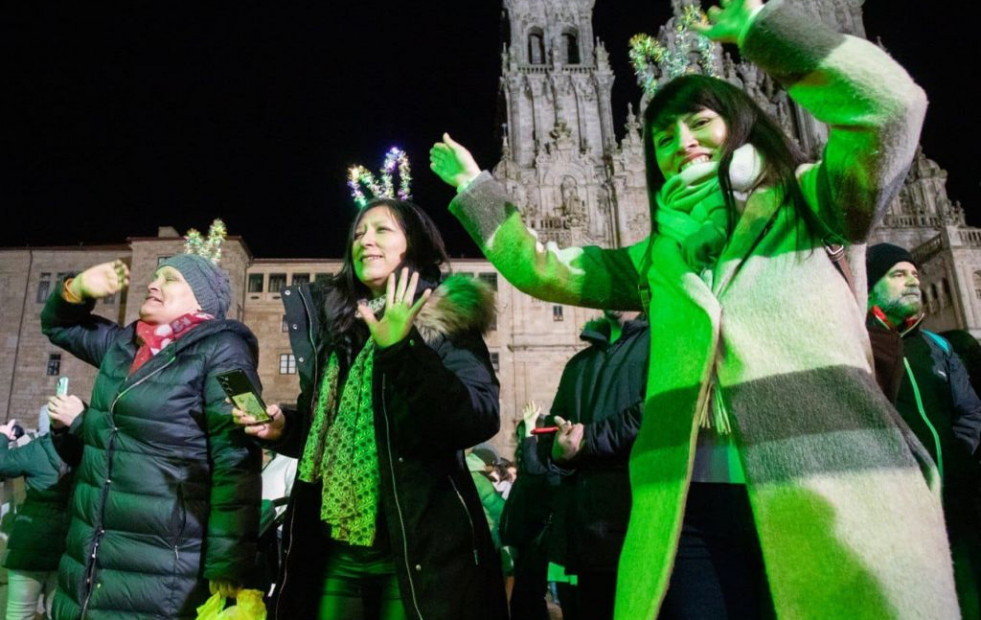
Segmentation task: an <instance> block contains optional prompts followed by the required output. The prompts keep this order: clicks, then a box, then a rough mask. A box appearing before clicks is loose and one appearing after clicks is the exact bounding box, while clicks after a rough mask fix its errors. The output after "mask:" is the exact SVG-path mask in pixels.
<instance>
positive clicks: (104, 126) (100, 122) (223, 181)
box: [0, 0, 981, 258]
mask: <svg viewBox="0 0 981 620" xmlns="http://www.w3.org/2000/svg"><path fill="white" fill-rule="evenodd" d="M205 4H207V3H201V5H198V4H191V3H179V2H172V3H163V2H156V3H148V2H140V3H129V4H128V5H122V4H121V3H120V4H119V5H118V6H108V5H101V4H98V3H85V2H79V3H74V4H70V5H68V4H65V5H60V4H46V3H41V2H26V3H20V4H19V5H17V6H10V5H8V6H6V7H5V8H3V9H0V24H2V26H0V29H2V31H0V46H2V48H0V49H2V52H3V57H4V60H3V61H2V63H3V64H4V65H6V67H5V70H4V71H3V75H4V82H5V83H4V84H3V88H4V92H5V95H4V96H3V97H2V102H0V114H2V119H3V125H4V127H3V131H2V133H0V135H2V136H3V137H2V144H3V148H2V150H0V152H2V153H3V155H4V161H3V162H2V166H0V192H2V198H3V208H4V211H5V213H6V217H5V220H4V225H3V226H0V247H9V246H25V245H30V246H46V245H75V244H78V243H82V242H84V243H86V244H93V243H119V242H122V241H124V240H125V239H126V238H127V237H130V236H154V235H156V231H157V227H158V226H162V225H170V226H174V227H176V228H177V229H178V230H180V231H182V232H183V231H184V230H186V229H187V228H189V227H192V226H194V227H198V228H202V229H206V228H207V225H208V224H209V223H210V221H211V219H212V218H213V217H216V216H220V217H223V218H224V219H225V221H226V223H227V225H228V229H229V232H230V233H231V234H233V235H242V236H243V237H244V238H245V240H246V242H247V243H248V245H249V246H250V248H251V249H252V251H253V253H254V254H255V255H256V256H257V257H266V258H274V257H284V258H285V257H325V256H338V255H339V254H340V245H341V243H342V240H343V238H344V235H345V232H346V228H347V225H348V222H349V221H350V218H351V216H352V215H353V213H354V206H353V202H352V200H351V199H350V195H349V192H348V190H347V187H346V185H345V181H346V177H345V175H346V169H347V167H348V166H349V165H351V164H353V163H362V164H364V165H366V166H367V167H368V168H369V169H372V170H376V169H377V168H378V167H379V166H380V164H381V160H382V158H383V156H384V153H385V151H386V150H387V149H388V148H389V147H390V146H391V145H393V144H396V145H400V146H401V147H403V148H404V149H406V150H407V151H408V153H409V155H410V157H411V159H412V162H413V164H414V167H413V173H414V175H413V176H414V177H415V182H414V184H413V190H414V196H415V199H416V201H417V202H419V203H420V204H422V205H423V206H424V207H426V208H427V209H428V210H429V211H430V212H431V213H433V214H434V215H435V216H436V217H437V221H438V222H439V223H440V225H441V226H442V227H443V230H444V234H445V235H446V237H447V242H448V245H449V247H450V250H451V252H452V253H453V254H455V255H461V254H467V255H473V254H474V252H475V249H474V246H473V245H472V244H471V243H470V242H469V240H468V239H466V238H465V234H464V233H463V232H462V229H461V228H460V227H459V226H458V225H457V224H456V223H455V222H454V221H453V218H452V217H449V216H448V215H446V212H445V211H446V209H445V207H446V204H447V203H448V201H449V199H450V198H451V196H452V194H451V190H450V189H449V188H448V187H446V186H444V185H442V184H441V183H440V182H439V181H438V180H437V179H436V178H435V176H434V175H432V174H431V173H430V172H429V169H428V150H429V147H430V145H431V144H432V143H433V141H434V140H436V139H437V138H438V137H439V136H440V134H441V132H443V131H449V132H450V133H451V134H452V135H453V136H454V137H455V138H456V139H457V140H459V141H460V142H462V143H464V144H465V145H467V146H468V147H470V148H471V150H472V151H473V152H474V154H475V156H476V157H477V160H478V162H480V163H481V164H482V165H484V166H489V165H492V164H493V163H494V162H496V160H497V158H498V157H499V153H500V142H499V140H500V130H499V128H498V127H497V123H498V120H497V119H498V116H497V110H496V108H497V100H498V98H497V81H498V78H499V76H500V62H501V61H500V49H501V45H502V40H501V36H502V18H501V7H500V5H499V3H498V2H496V1H495V2H484V1H477V0H464V1H462V2H449V1H446V0H421V1H415V2H404V1H403V2H391V1H381V0H359V1H358V2H307V3H294V2H277V3H275V6H272V4H273V3H270V4H269V5H265V4H256V3H249V2H240V3H237V4H236V5H235V6H228V7H214V6H204V5H205ZM864 10H865V24H866V29H867V32H868V35H869V38H870V39H872V40H876V39H877V38H881V40H882V42H883V44H884V45H885V46H886V48H887V49H889V50H890V52H891V53H892V54H893V55H894V56H895V57H896V58H897V59H898V60H899V61H900V62H901V63H902V64H903V65H905V66H906V67H907V68H908V70H909V71H910V73H912V74H913V76H914V77H915V78H916V80H917V81H918V82H919V83H920V84H921V85H922V86H923V87H924V88H925V89H926V91H927V94H928V95H929V97H930V100H931V107H930V111H929V114H928V117H927V123H926V128H925V130H924V134H923V143H924V147H925V151H926V153H927V155H928V156H930V157H931V158H933V159H935V160H936V161H937V162H938V163H939V164H940V165H941V166H942V167H943V168H945V169H947V170H948V171H949V172H950V180H949V184H948V191H949V195H950V197H951V199H952V200H960V201H961V202H962V204H963V205H964V206H965V208H966V210H967V211H968V219H969V222H971V223H972V224H975V225H978V224H981V218H979V217H977V216H976V215H975V214H974V213H972V211H977V209H976V205H977V202H978V201H977V199H978V182H977V172H976V170H975V168H976V166H977V163H976V161H975V157H974V148H975V147H976V146H977V143H978V120H977V119H978V112H977V106H976V104H975V101H976V99H975V98H973V97H970V98H969V97H968V95H967V91H968V90H969V89H970V90H972V91H973V90H974V88H975V87H976V85H974V84H972V82H973V77H974V72H975V65H976V56H977V54H976V51H973V50H972V51H969V48H968V45H969V43H970V42H971V39H970V37H972V36H976V35H974V34H973V33H971V34H969V33H968V29H969V27H970V26H971V23H970V20H968V19H967V17H966V16H965V15H963V14H961V13H959V12H958V11H955V10H954V9H953V8H952V5H950V4H945V5H938V4H936V3H929V6H928V3H926V2H914V1H912V0H889V1H888V2H886V1H884V0H878V1H870V2H866V3H865V6H864ZM670 12H671V4H670V2H669V1H668V0H657V1H652V0H647V1H644V2H640V1H636V0H598V1H597V6H596V9H595V19H594V30H595V33H596V35H597V36H599V38H601V39H602V40H603V41H604V42H605V43H606V46H607V49H608V50H609V52H610V57H611V61H612V63H613V68H614V71H615V73H616V76H617V80H616V83H615V87H614V99H613V106H614V111H615V124H616V127H617V131H618V135H622V132H623V130H622V127H623V122H624V117H625V115H626V108H627V103H628V102H631V101H632V102H636V101H637V100H638V99H639V95H640V93H639V90H638V89H637V87H636V86H635V83H634V79H633V74H632V72H631V71H630V69H629V67H628V65H627V60H626V43H627V40H628V39H629V37H630V36H631V35H632V34H634V33H635V32H637V31H638V30H645V31H647V32H650V33H652V34H653V33H656V31H657V28H658V26H659V25H661V24H663V23H664V22H665V21H666V20H667V19H668V17H670Z"/></svg>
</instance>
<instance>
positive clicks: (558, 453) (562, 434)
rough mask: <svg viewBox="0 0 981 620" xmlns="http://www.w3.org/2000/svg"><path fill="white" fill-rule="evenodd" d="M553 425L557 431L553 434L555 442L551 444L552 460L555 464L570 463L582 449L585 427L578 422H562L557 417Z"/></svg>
mask: <svg viewBox="0 0 981 620" xmlns="http://www.w3.org/2000/svg"><path fill="white" fill-rule="evenodd" d="M555 424H556V425H557V426H558V427H559V431H558V432H557V433H555V442H554V443H553V444H552V460H554V461H555V462H557V463H562V462H565V461H571V460H572V459H574V458H575V457H576V455H577V454H579V451H580V450H581V449H582V442H583V439H584V435H585V432H586V427H585V426H583V425H582V424H579V423H578V422H577V423H575V424H573V423H572V422H569V421H568V420H563V419H562V418H560V417H559V416H555Z"/></svg>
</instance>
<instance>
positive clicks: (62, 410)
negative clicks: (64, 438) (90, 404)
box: [48, 394, 85, 428]
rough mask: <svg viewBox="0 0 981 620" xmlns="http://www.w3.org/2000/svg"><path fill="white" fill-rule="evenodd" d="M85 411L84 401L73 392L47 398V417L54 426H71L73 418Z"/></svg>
mask: <svg viewBox="0 0 981 620" xmlns="http://www.w3.org/2000/svg"><path fill="white" fill-rule="evenodd" d="M83 411H85V403H83V402H82V399H81V398H79V397H78V396H75V395H74V394H70V395H68V396H52V397H51V398H49V399H48V419H49V420H51V426H53V427H54V428H64V427H66V426H71V425H72V422H74V421H75V418H77V417H78V416H79V414H81V413H82V412H83Z"/></svg>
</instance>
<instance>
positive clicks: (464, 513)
mask: <svg viewBox="0 0 981 620" xmlns="http://www.w3.org/2000/svg"><path fill="white" fill-rule="evenodd" d="M424 288H427V285H426V284H424V283H422V282H420V285H419V290H420V291H421V290H423V289H424ZM323 294H324V290H323V289H321V288H319V287H315V288H311V287H309V286H308V285H301V286H299V287H292V288H289V289H287V290H285V291H284V292H283V302H284V305H285V306H286V317H287V322H288V324H289V328H290V337H291V343H292V346H293V352H294V354H295V356H296V361H297V367H298V369H299V373H300V385H301V394H300V397H299V400H298V405H297V410H296V411H287V412H286V416H287V426H286V429H287V433H288V434H287V435H286V436H285V437H284V438H283V439H282V440H281V443H280V444H278V445H277V449H278V451H281V452H283V453H284V454H287V455H289V456H295V457H300V456H302V451H303V446H304V444H305V440H306V435H307V431H308V429H309V426H310V421H311V411H312V409H313V406H312V405H313V400H314V398H315V396H314V395H315V394H316V393H317V392H316V389H317V383H318V382H319V381H320V379H321V376H320V375H321V374H322V372H323V368H324V367H325V360H326V359H327V355H328V353H329V351H326V350H324V347H320V344H321V343H322V342H323V341H324V340H325V338H323V336H324V334H321V333H320V331H321V326H320V325H319V321H318V320H316V319H315V318H314V317H318V316H320V308H321V306H322V304H323V303H324V299H323ZM493 308H494V302H493V296H492V294H491V293H490V291H489V290H487V289H486V287H484V286H482V285H480V284H479V283H475V282H474V280H472V279H470V278H464V277H462V276H454V277H451V278H450V279H449V280H447V282H445V283H444V284H443V285H441V286H440V287H439V289H437V290H436V291H435V292H434V294H433V296H432V297H431V298H430V300H429V301H428V302H427V304H426V306H425V307H424V309H423V311H422V312H421V313H420V315H419V316H418V317H417V318H416V321H415V326H414V327H413V329H412V331H411V332H410V334H409V336H408V337H406V338H405V339H404V340H402V341H401V342H399V343H397V344H395V345H392V346H390V347H388V348H385V349H382V350H379V351H377V352H376V354H375V362H374V373H373V382H372V383H373V385H372V390H373V395H372V398H373V402H374V404H375V408H374V410H375V415H374V425H375V440H376V442H377V445H378V465H379V468H380V473H381V476H380V482H381V494H380V507H379V510H380V515H379V523H380V524H382V528H383V529H382V530H381V532H382V533H381V534H380V537H383V538H385V540H384V541H383V543H382V544H387V546H388V548H389V549H390V550H391V553H392V555H393V557H394V563H395V569H396V572H397V574H398V579H399V589H400V592H401V594H402V601H403V603H404V605H405V609H406V612H407V613H408V615H409V617H410V618H413V619H425V620H459V619H461V618H468V619H488V620H499V619H501V618H506V617H507V608H506V602H505V595H504V586H503V581H502V576H501V563H500V560H499V559H498V556H497V554H496V552H495V550H494V545H493V543H492V542H491V537H490V533H489V531H488V528H487V522H486V520H485V519H484V513H483V509H482V507H481V505H480V499H479V498H478V496H477V492H476V490H475V489H474V485H473V481H472V479H471V477H470V473H469V471H468V470H467V467H466V465H465V463H464V458H463V452H462V450H463V449H464V448H466V447H469V446H472V445H475V444H477V443H479V442H481V441H483V440H485V439H487V438H489V437H491V436H492V435H494V433H496V432H497V430H498V428H499V426H500V417H499V403H498V383H497V379H496V378H495V376H494V372H493V370H492V368H491V364H490V359H489V355H488V353H487V348H486V346H485V345H484V342H483V339H482V338H481V335H480V334H481V332H482V331H483V330H484V329H486V327H487V325H488V323H489V319H490V317H492V316H493V314H492V313H493ZM423 334H425V336H423ZM318 347H319V348H320V350H318ZM320 503H321V488H320V485H319V484H309V483H305V482H302V481H301V480H299V478H297V480H296V482H295V484H294V486H293V493H292V496H291V501H290V507H289V510H288V514H287V517H286V523H285V526H284V541H283V543H284V548H285V549H286V552H285V558H284V561H283V568H282V571H281V575H280V578H279V584H278V586H277V588H276V599H275V600H274V601H273V602H272V604H271V605H270V613H271V614H272V617H274V618H278V619H279V620H293V619H299V618H315V617H316V609H317V607H316V606H317V604H318V603H319V599H320V593H321V590H322V587H323V568H324V562H325V559H326V552H327V549H328V546H329V544H330V543H329V539H328V537H327V532H326V528H325V526H324V524H323V523H322V522H321V521H320ZM386 535H387V536H386Z"/></svg>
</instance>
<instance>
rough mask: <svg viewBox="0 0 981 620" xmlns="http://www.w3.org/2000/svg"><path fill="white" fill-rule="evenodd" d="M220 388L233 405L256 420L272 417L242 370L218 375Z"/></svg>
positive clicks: (265, 419) (265, 420) (266, 420)
mask: <svg viewBox="0 0 981 620" xmlns="http://www.w3.org/2000/svg"><path fill="white" fill-rule="evenodd" d="M217 378H218V383H219V384H220V385H221V389H222V390H224V391H225V394H226V395H227V396H228V398H229V399H231V401H232V402H233V403H235V406H236V407H238V408H239V409H241V410H242V411H244V412H245V413H247V414H249V415H250V416H252V417H253V418H255V420H256V422H258V423H260V424H261V423H263V422H268V421H269V420H271V419H272V418H271V417H270V416H269V414H268V413H266V403H264V402H262V398H260V397H259V392H258V391H257V390H256V389H255V386H253V385H252V381H250V380H249V376H248V375H246V374H245V371H244V370H237V369H236V370H229V371H227V372H223V373H221V374H219V375H218V377H217Z"/></svg>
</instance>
